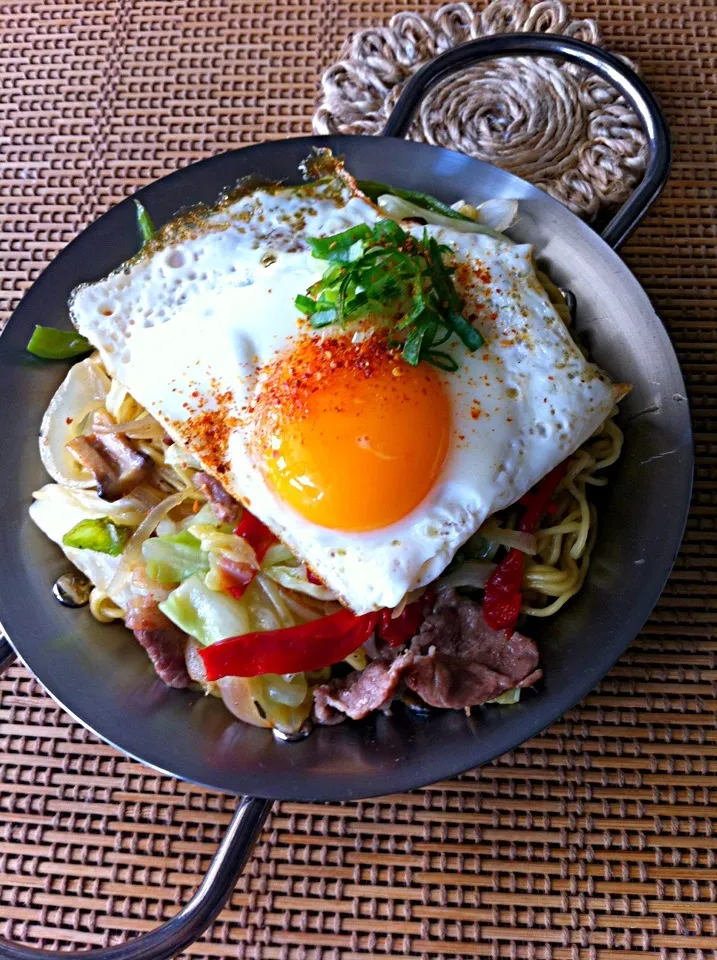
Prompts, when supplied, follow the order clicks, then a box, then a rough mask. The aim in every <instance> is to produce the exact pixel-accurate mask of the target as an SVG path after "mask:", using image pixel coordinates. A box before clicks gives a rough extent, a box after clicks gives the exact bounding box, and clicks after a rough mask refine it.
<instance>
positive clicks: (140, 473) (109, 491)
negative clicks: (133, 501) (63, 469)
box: [67, 412, 154, 503]
mask: <svg viewBox="0 0 717 960" xmlns="http://www.w3.org/2000/svg"><path fill="white" fill-rule="evenodd" d="M113 422H114V421H113V420H112V418H111V417H110V416H109V414H107V413H104V412H99V413H96V414H95V416H94V419H93V421H92V423H93V426H94V427H100V426H110V425H111V424H112V423H113ZM67 449H68V450H69V451H70V453H71V454H72V455H73V457H75V459H76V460H77V461H78V462H79V463H81V464H82V466H83V467H85V468H86V469H87V470H89V471H90V473H91V474H92V475H93V476H94V478H95V480H96V481H97V491H98V493H99V495H100V496H101V497H102V499H103V500H108V501H109V502H110V503H112V502H113V501H115V500H119V499H120V497H124V496H126V495H127V494H128V493H130V491H131V490H133V489H134V488H135V487H136V486H137V485H138V484H140V483H142V481H143V480H146V479H147V477H148V476H149V475H150V473H151V472H152V470H153V468H154V462H153V460H152V458H151V457H150V456H148V455H147V454H146V453H142V452H141V451H139V450H136V449H135V448H134V446H133V445H132V441H131V440H128V439H127V437H126V436H125V435H124V434H123V433H90V434H88V436H81V437H75V439H74V440H70V442H69V443H68V444H67Z"/></svg>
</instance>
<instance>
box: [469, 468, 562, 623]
mask: <svg viewBox="0 0 717 960" xmlns="http://www.w3.org/2000/svg"><path fill="white" fill-rule="evenodd" d="M567 469H568V462H567V460H565V461H564V462H563V463H561V464H558V466H557V467H555V469H554V470H551V471H550V473H549V474H547V476H545V477H543V479H542V480H541V481H540V483H538V484H537V485H536V487H535V490H534V492H533V493H529V494H526V495H525V496H524V497H523V498H522V499H521V501H520V502H521V503H523V504H525V505H526V511H525V513H524V514H523V519H522V520H521V521H520V529H521V530H522V531H523V533H535V531H536V529H537V527H538V524H539V523H540V518H541V517H542V515H543V514H544V513H545V512H546V510H549V507H550V503H551V500H552V498H553V496H554V494H555V491H556V490H557V489H558V485H559V483H560V481H561V480H562V479H563V477H564V476H565V474H566V472H567ZM524 568H525V554H524V553H523V552H522V551H521V550H516V549H512V550H509V551H508V553H507V554H506V555H505V557H504V558H503V559H502V560H501V562H500V563H499V564H498V566H497V567H496V568H495V570H494V571H493V573H492V574H491V577H490V580H489V581H488V583H487V584H486V586H485V594H484V596H483V619H484V620H485V622H486V623H487V624H488V626H489V627H490V628H491V629H492V630H505V631H506V633H507V635H508V636H509V637H510V636H511V635H512V633H513V631H514V630H515V625H516V623H517V622H518V617H519V615H520V607H521V605H522V603H523V572H524Z"/></svg>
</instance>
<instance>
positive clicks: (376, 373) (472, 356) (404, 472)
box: [71, 179, 620, 613]
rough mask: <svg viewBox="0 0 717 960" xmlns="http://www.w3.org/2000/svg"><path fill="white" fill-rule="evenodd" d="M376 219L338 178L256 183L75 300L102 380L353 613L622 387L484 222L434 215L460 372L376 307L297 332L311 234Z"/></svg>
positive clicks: (519, 479) (445, 551)
mask: <svg viewBox="0 0 717 960" xmlns="http://www.w3.org/2000/svg"><path fill="white" fill-rule="evenodd" d="M381 216H382V214H381V212H380V211H379V210H378V208H377V207H376V206H375V205H373V204H372V203H371V202H370V201H368V200H367V199H366V198H364V197H363V196H362V195H361V194H360V193H359V192H358V190H357V189H356V188H355V185H354V184H353V183H352V182H351V181H350V179H346V180H345V181H343V182H341V184H340V185H339V186H337V182H336V180H333V181H329V182H320V184H319V185H318V186H317V185H305V186H304V187H301V188H281V189H279V188H267V189H257V190H254V191H252V192H250V193H248V194H246V195H244V196H239V197H238V198H233V199H231V198H230V199H229V200H227V201H226V202H225V203H223V204H221V205H220V206H219V207H218V208H217V209H216V210H215V211H214V212H211V211H210V212H208V213H205V214H201V215H190V216H189V217H185V218H184V219H182V218H180V219H178V220H177V221H175V222H174V223H172V224H170V225H168V227H166V228H165V229H164V230H163V231H161V233H160V234H159V236H158V237H157V238H156V239H155V240H153V241H152V242H151V243H150V244H149V245H148V247H147V248H146V249H145V251H144V252H143V253H142V254H141V255H139V256H138V257H137V258H135V259H134V261H131V262H130V263H128V264H126V265H125V266H124V267H123V268H121V269H120V270H118V271H117V272H115V273H113V274H112V275H110V276H109V277H107V278H106V279H104V280H101V281H99V282H98V283H93V284H88V285H85V286H83V287H81V288H78V290H77V291H76V292H75V293H74V295H73V297H72V300H71V315H72V318H73V321H74V323H75V325H76V326H77V328H78V330H79V331H80V332H81V333H82V334H84V335H85V336H86V337H87V338H88V339H89V340H90V341H91V342H92V344H93V345H94V346H96V347H97V349H98V350H99V351H100V354H101V356H102V359H103V361H104V363H105V365H106V368H107V370H108V371H109V372H110V374H111V375H112V376H113V377H115V378H116V379H117V380H119V381H120V382H121V383H122V384H123V385H124V386H125V387H126V388H127V389H128V390H129V391H130V393H131V394H132V395H133V396H134V397H135V398H136V399H137V400H138V401H139V402H140V403H141V404H142V405H143V406H144V407H145V408H146V409H147V410H148V411H150V412H151V413H152V414H153V415H154V416H155V417H156V418H157V419H158V420H159V421H160V422H161V423H162V424H163V425H164V427H165V429H166V430H167V432H168V434H169V435H170V436H171V437H172V439H173V440H174V441H176V442H177V443H179V444H181V446H182V447H183V448H185V449H186V450H187V452H188V453H190V454H191V455H192V456H193V457H194V458H196V459H197V460H199V462H200V463H201V464H202V467H203V468H204V469H205V470H206V471H207V472H209V473H210V474H212V475H213V476H214V477H216V479H218V480H219V481H220V482H221V483H222V485H223V486H224V487H225V489H226V490H228V491H229V492H230V493H231V494H232V495H233V496H235V497H236V498H237V499H238V500H240V501H241V502H242V503H244V504H245V505H246V506H247V507H248V508H249V509H250V510H251V511H252V513H254V514H255V515H256V516H257V517H259V519H261V520H262V521H263V522H264V523H265V524H266V525H267V526H268V527H270V529H271V530H272V531H273V532H274V533H275V534H276V535H277V536H278V537H279V538H280V540H282V541H283V542H284V543H285V544H286V545H287V546H288V547H289V548H290V549H291V550H292V551H293V552H294V553H295V554H296V555H297V556H298V557H300V558H301V559H302V560H303V561H304V562H305V563H307V564H308V565H309V567H310V568H311V569H312V570H313V571H314V573H315V574H316V575H317V576H318V577H319V578H321V580H322V581H323V582H324V583H325V584H326V585H327V586H328V587H329V588H331V589H332V590H334V591H335V592H336V594H337V595H338V596H339V597H340V598H341V599H342V601H343V602H344V603H345V604H346V605H348V606H349V607H350V608H351V609H352V610H353V611H354V612H356V613H364V612H367V611H370V610H377V609H380V608H383V607H394V606H396V605H397V604H398V603H399V602H400V601H401V600H402V598H403V597H404V596H405V595H406V594H407V593H408V592H409V591H411V590H413V589H416V588H419V587H422V586H425V585H426V584H428V583H430V582H431V581H433V580H434V579H435V578H436V577H437V576H438V575H439V574H440V573H441V572H442V571H443V570H444V568H445V567H446V565H447V564H448V563H449V562H450V560H451V558H452V557H453V555H454V554H455V552H456V550H457V549H458V548H459V547H460V546H461V545H462V544H463V543H464V542H465V541H466V540H467V539H468V538H469V537H470V536H471V535H472V534H473V533H474V532H475V531H476V530H477V529H478V527H479V526H480V525H481V524H482V523H483V521H484V520H485V519H486V518H487V517H488V516H490V515H491V514H493V513H495V512H496V511H497V510H500V509H501V508H504V507H506V506H508V505H510V504H512V503H514V502H516V501H517V500H518V499H519V498H521V497H522V496H523V495H524V494H525V493H526V492H527V491H528V490H529V489H530V488H531V487H532V486H533V485H534V484H535V483H536V482H537V481H538V480H539V479H540V478H542V477H543V476H544V475H545V474H546V473H548V472H549V471H550V470H551V469H552V468H553V467H555V466H556V465H557V464H558V463H560V462H561V461H563V460H564V459H565V458H566V457H567V456H569V455H570V454H571V453H573V452H574V451H575V450H576V449H577V447H578V446H580V444H581V443H583V442H584V441H585V440H586V439H587V438H588V437H589V436H590V435H591V434H592V433H593V432H594V431H595V430H596V429H597V428H598V427H599V425H600V424H601V423H602V421H603V420H604V419H605V417H606V416H607V415H608V414H609V413H610V411H611V409H612V407H613V405H614V403H615V401H616V400H617V399H618V398H619V395H620V388H619V387H617V386H615V385H613V384H612V383H611V382H610V381H609V379H608V378H607V377H606V376H605V375H604V374H603V373H602V372H601V371H600V370H599V369H598V368H597V367H595V366H594V365H593V364H590V363H588V362H587V361H586V360H585V358H584V357H583V355H582V353H581V352H580V350H579V349H578V348H577V346H576V345H575V343H574V342H573V340H572V338H571V336H570V334H569V332H568V330H567V329H566V327H565V326H564V324H563V322H562V321H561V319H560V317H559V316H558V314H557V313H556V312H555V309H554V308H553V306H552V304H551V302H550V300H549V298H548V296H547V294H546V293H545V291H544V289H543V288H542V286H541V285H540V283H539V282H538V279H537V277H536V274H535V271H534V267H533V263H532V252H533V251H532V247H531V246H530V245H526V244H518V243H513V242H511V241H509V240H506V239H501V238H494V237H493V236H489V235H484V234H480V233H463V232H461V233H459V232H457V231H454V230H451V229H450V228H448V227H437V226H429V227H428V228H427V230H428V234H429V235H430V236H433V237H435V239H436V240H437V241H438V243H440V244H445V245H446V246H447V247H449V248H450V251H451V256H452V258H453V261H454V263H455V264H456V265H457V270H456V272H455V274H454V282H455V284H456V288H457V289H458V291H459V293H460V294H461V297H462V299H463V302H464V308H465V309H464V315H465V316H466V317H467V318H468V319H469V320H470V321H471V322H473V323H474V324H475V325H476V326H477V327H478V328H479V329H480V331H481V332H482V334H483V336H484V338H485V345H484V346H483V347H482V348H480V349H478V350H476V351H475V352H473V353H469V352H468V351H467V350H466V348H465V347H464V346H463V345H462V343H460V342H459V341H457V339H456V338H454V339H455V340H456V342H455V343H454V342H452V341H449V343H448V344H447V345H445V347H444V348H442V349H446V350H447V351H448V352H449V353H450V354H451V355H452V356H453V358H454V359H455V362H456V364H457V370H455V371H454V372H447V371H443V370H440V369H437V368H435V367H433V366H430V365H428V364H426V363H425V362H422V363H420V364H419V365H418V366H416V367H412V366H410V365H409V364H407V363H406V362H405V361H403V360H401V358H400V356H399V355H398V354H397V353H396V351H395V348H394V347H393V346H392V345H391V342H390V339H389V337H388V336H387V333H386V331H385V328H384V327H383V326H382V325H381V324H380V323H375V324H372V322H371V318H370V317H369V318H368V319H367V320H365V321H364V322H363V323H362V324H360V325H354V324H349V325H348V326H347V328H346V329H345V330H343V329H338V328H335V327H329V328H326V329H325V330H322V331H314V330H312V329H310V328H308V326H307V325H306V323H305V322H304V321H303V320H302V318H301V315H300V314H299V311H298V310H297V308H296V307H295V305H294V300H295V297H296V296H297V294H301V293H305V292H306V290H307V288H308V287H309V286H310V285H311V284H312V283H314V282H315V281H317V280H318V279H319V278H320V277H321V275H322V273H323V271H324V269H325V266H326V265H325V263H323V262H321V261H319V260H317V259H315V258H314V257H313V256H312V254H311V251H310V250H309V248H308V244H307V238H308V237H323V236H332V235H334V234H336V233H339V232H341V231H343V230H346V229H347V228H348V227H351V226H354V225H356V224H358V223H367V224H369V225H371V224H374V223H375V222H376V221H377V220H378V219H380V218H381ZM404 227H405V229H407V230H409V231H411V232H414V233H415V235H416V236H422V235H423V230H424V228H423V226H420V227H419V226H415V225H413V226H412V225H408V224H404Z"/></svg>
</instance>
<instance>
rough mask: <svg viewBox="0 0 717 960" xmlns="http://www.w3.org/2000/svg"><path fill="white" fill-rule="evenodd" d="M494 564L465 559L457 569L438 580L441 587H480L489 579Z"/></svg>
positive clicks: (494, 566)
mask: <svg viewBox="0 0 717 960" xmlns="http://www.w3.org/2000/svg"><path fill="white" fill-rule="evenodd" d="M495 568H496V565H495V564H494V563H489V562H488V561H487V560H466V562H465V563H463V564H461V566H460V567H458V569H457V570H452V571H451V572H450V573H447V574H445V575H444V576H442V577H440V578H439V580H438V586H441V587H475V588H476V589H482V588H483V587H484V586H485V585H486V583H488V581H489V580H490V575H491V574H492V573H493V571H494V570H495Z"/></svg>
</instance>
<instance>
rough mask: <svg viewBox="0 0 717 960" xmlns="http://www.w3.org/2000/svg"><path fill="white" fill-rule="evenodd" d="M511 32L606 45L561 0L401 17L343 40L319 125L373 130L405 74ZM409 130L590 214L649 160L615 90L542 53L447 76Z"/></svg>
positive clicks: (627, 186)
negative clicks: (470, 44) (457, 49)
mask: <svg viewBox="0 0 717 960" xmlns="http://www.w3.org/2000/svg"><path fill="white" fill-rule="evenodd" d="M516 32H536V33H552V34H562V35H563V36H566V37H574V38H577V39H579V40H585V41H587V42H589V43H594V44H600V43H601V35H600V30H599V28H598V25H597V23H596V22H595V20H573V19H572V18H571V15H570V12H569V10H568V8H567V7H566V5H565V4H564V3H562V2H561V0H541V2H539V3H536V4H532V5H531V4H530V3H526V2H525V0H492V2H491V3H489V4H488V6H486V7H485V8H484V9H483V10H481V11H479V10H476V9H474V8H473V7H472V6H471V5H470V4H469V3H449V4H446V5H444V6H442V7H440V8H439V9H438V10H436V12H435V13H433V14H431V15H428V16H422V15H420V14H417V13H399V14H397V15H396V16H394V17H393V18H392V19H391V20H390V21H389V24H388V26H385V27H371V28H369V29H366V30H361V31H360V32H359V33H356V34H355V35H354V36H353V37H352V38H350V39H349V40H347V41H346V43H345V44H344V48H343V50H342V52H341V58H340V59H339V60H338V61H337V62H336V63H334V64H332V65H331V66H330V67H329V68H328V70H326V71H325V73H324V75H323V77H322V80H321V91H322V93H321V101H320V104H319V107H318V109H317V111H316V114H315V116H314V123H313V127H314V131H315V132H316V133H321V134H325V133H363V134H373V135H378V134H379V133H380V132H381V129H382V127H383V125H384V123H385V122H386V119H387V118H388V115H389V114H390V112H391V109H392V107H393V105H394V104H395V102H396V100H397V99H398V96H399V95H400V93H401V91H402V89H403V87H404V86H405V84H406V82H407V80H409V79H410V77H411V76H412V75H413V74H414V73H415V72H416V71H417V70H418V69H419V68H420V67H422V66H423V65H424V64H425V63H426V62H427V61H429V60H431V59H433V58H434V57H436V56H437V55H438V54H441V53H444V52H445V51H446V50H449V49H451V48H452V47H455V46H457V45H458V44H460V43H465V42H466V41H467V40H475V39H477V38H479V37H485V36H490V35H492V34H497V33H516ZM626 62H629V61H627V60H626ZM631 66H634V65H633V64H631ZM410 137H411V138H412V139H414V140H420V141H423V142H425V143H431V144H435V145H438V146H442V147H448V148H450V149H452V150H457V151H459V152H461V153H465V154H467V155H468V156H471V157H476V158H478V159H480V160H486V161H488V162H489V163H493V164H495V165H496V166H499V167H502V168H503V169H504V170H509V171H511V172H512V173H514V174H516V175H517V176H519V177H523V178H524V179H526V180H530V181H531V182H532V183H534V184H535V185H536V186H538V187H541V188H542V189H543V190H545V191H546V192H547V193H549V194H550V195H551V196H553V197H555V198H556V199H557V200H560V201H561V202H562V203H564V204H565V205H566V206H567V207H569V208H570V210H572V211H573V212H574V213H577V214H578V215H580V216H583V217H585V218H587V219H593V218H594V217H595V216H596V214H597V213H598V211H599V210H600V209H601V208H603V207H606V206H614V205H616V204H619V203H622V201H623V200H625V199H626V198H627V197H628V196H629V194H630V193H631V191H632V189H633V188H634V186H635V184H636V183H637V182H638V181H639V180H640V177H641V176H642V173H643V171H644V169H645V163H646V158H647V151H646V143H645V137H644V135H643V132H642V130H641V129H640V125H639V121H638V119H637V117H636V116H635V115H634V113H633V112H632V109H631V107H630V106H629V104H627V103H626V102H625V101H624V100H623V99H622V97H619V96H618V95H617V93H616V92H615V90H613V89H612V88H611V87H610V86H609V85H608V84H607V83H606V82H605V81H604V80H602V79H600V78H599V77H596V76H589V75H587V74H586V73H585V71H583V70H581V69H580V68H577V67H574V66H572V65H569V64H562V63H559V62H555V61H552V60H548V59H545V58H540V59H537V60H536V59H526V58H523V57H514V58H510V59H503V60H499V61H495V62H493V63H488V64H480V65H479V66H476V67H472V68H470V69H468V70H465V71H464V72H462V73H460V74H458V75H456V76H454V77H450V78H449V79H447V80H445V81H444V82H443V83H441V84H439V85H438V86H437V87H436V89H435V90H434V91H433V92H432V94H430V95H429V96H428V97H427V98H426V99H425V100H424V102H423V103H422V105H421V108H420V110H419V113H418V115H417V117H416V119H415V121H414V123H413V126H412V129H411V131H410Z"/></svg>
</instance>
